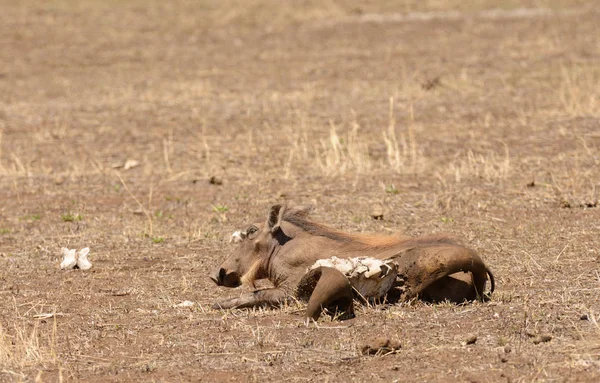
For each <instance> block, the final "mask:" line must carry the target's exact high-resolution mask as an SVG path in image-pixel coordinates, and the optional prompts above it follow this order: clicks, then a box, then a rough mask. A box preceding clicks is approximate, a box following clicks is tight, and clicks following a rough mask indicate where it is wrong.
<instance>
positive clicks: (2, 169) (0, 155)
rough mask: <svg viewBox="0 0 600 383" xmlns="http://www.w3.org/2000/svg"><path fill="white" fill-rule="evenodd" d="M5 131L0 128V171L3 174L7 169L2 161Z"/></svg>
mask: <svg viewBox="0 0 600 383" xmlns="http://www.w3.org/2000/svg"><path fill="white" fill-rule="evenodd" d="M3 133H4V131H3V130H0V172H1V173H2V174H4V173H5V171H4V166H2V161H1V160H2V134H3Z"/></svg>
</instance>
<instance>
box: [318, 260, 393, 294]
mask: <svg viewBox="0 0 600 383" xmlns="http://www.w3.org/2000/svg"><path fill="white" fill-rule="evenodd" d="M317 267H332V268H334V269H337V270H339V271H340V272H341V273H343V274H344V275H346V277H348V280H349V281H350V284H351V285H352V287H353V288H354V289H355V290H356V291H357V292H358V293H359V294H360V295H361V296H362V297H364V298H367V299H369V298H380V297H382V296H384V295H385V294H386V293H387V292H388V290H389V289H391V288H392V286H393V285H394V282H395V280H396V275H397V274H398V266H397V265H396V264H395V263H394V262H393V261H391V260H385V261H382V260H379V259H376V258H369V257H358V258H347V259H340V258H337V257H331V258H326V259H320V260H318V261H317V262H315V264H314V265H312V266H311V267H310V268H309V269H310V270H312V269H315V268H317Z"/></svg>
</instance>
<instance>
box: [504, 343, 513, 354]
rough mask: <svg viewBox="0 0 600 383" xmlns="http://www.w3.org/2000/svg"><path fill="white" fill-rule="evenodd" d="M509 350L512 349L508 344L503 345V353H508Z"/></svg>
mask: <svg viewBox="0 0 600 383" xmlns="http://www.w3.org/2000/svg"><path fill="white" fill-rule="evenodd" d="M511 351H512V348H510V346H509V345H506V346H504V353H505V354H510V352H511Z"/></svg>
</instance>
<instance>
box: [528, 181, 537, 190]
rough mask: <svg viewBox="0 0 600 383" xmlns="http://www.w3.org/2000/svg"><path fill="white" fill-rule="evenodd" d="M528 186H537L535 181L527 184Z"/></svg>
mask: <svg viewBox="0 0 600 383" xmlns="http://www.w3.org/2000/svg"><path fill="white" fill-rule="evenodd" d="M527 187H528V188H532V187H535V181H531V182H529V183H528V184H527Z"/></svg>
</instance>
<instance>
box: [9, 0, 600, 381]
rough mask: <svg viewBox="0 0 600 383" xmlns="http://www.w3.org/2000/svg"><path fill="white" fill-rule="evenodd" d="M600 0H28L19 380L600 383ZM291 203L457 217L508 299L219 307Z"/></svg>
mask: <svg viewBox="0 0 600 383" xmlns="http://www.w3.org/2000/svg"><path fill="white" fill-rule="evenodd" d="M596 5H597V4H595V2H594V1H587V2H586V1H576V0H572V1H568V0H564V1H560V0H538V1H534V0H531V1H511V0H496V1H492V0H478V1H458V0H451V1H441V0H437V1H436V0H430V1H417V0H412V1H402V2H400V1H382V2H376V1H366V2H361V3H360V4H358V3H356V2H350V1H345V0H332V1H327V2H321V1H316V0H305V1H298V2H291V1H272V2H269V1H266V0H252V1H241V0H239V1H234V0H229V1H222V2H220V1H169V2H159V1H152V2H146V1H125V2H122V1H116V0H112V1H87V2H76V1H70V0H62V1H44V2H39V1H29V0H27V1H25V0H24V1H18V2H16V1H9V0H0V8H1V12H0V47H1V49H0V198H1V200H0V201H1V203H0V381H8V382H10V381H15V382H19V381H43V382H53V381H60V380H61V379H62V381H92V382H116V381H131V382H137V381H155V382H186V381H207V382H209V381H210V382H212V381H281V380H284V379H285V380H286V381H293V382H295V381H313V380H316V381H332V382H333V381H357V382H360V381H394V380H398V381H471V382H488V381H498V382H503V381H507V382H515V381H598V379H600V325H599V322H600V300H599V299H598V293H599V291H600V271H599V269H600V267H599V266H600V244H599V241H598V234H599V230H600V206H598V198H599V192H598V189H600V87H599V86H598V84H599V83H600V34H599V33H598V25H599V24H600V13H599V12H598V9H597V6H596ZM124 165H126V166H124ZM135 165H137V166H135ZM211 177H215V178H213V182H212V183H211V182H210V179H211ZM277 201H288V202H289V203H291V204H302V205H307V204H311V205H314V207H315V210H314V216H315V218H316V219H318V220H320V221H323V222H325V223H328V224H330V225H331V226H334V227H337V228H342V229H344V230H348V231H351V232H382V233H390V234H391V233H393V232H397V231H399V232H404V233H407V234H409V235H415V236H417V235H423V234H429V233H440V232H446V233H449V234H450V235H452V236H455V237H457V238H459V239H461V240H462V241H463V242H464V243H465V244H467V245H468V246H471V247H473V248H475V249H477V250H478V251H479V252H480V253H481V254H482V257H483V258H484V259H485V260H486V262H487V263H488V264H489V265H490V267H491V268H492V270H493V271H494V272H495V274H496V278H497V285H498V286H497V291H496V293H495V294H494V296H493V299H492V300H491V302H488V303H474V304H468V305H464V306H457V305H451V304H435V305H431V304H424V303H420V302H413V303H411V304H405V305H400V306H386V305H378V306H375V307H365V306H361V307H360V308H359V309H358V315H357V317H356V318H355V319H352V320H348V321H341V322H335V321H331V320H328V319H322V320H321V321H320V322H319V323H318V324H317V325H314V324H313V325H310V326H308V327H306V326H304V324H303V321H302V309H303V307H302V305H300V304H298V305H297V306H294V307H285V308H283V309H260V310H253V311H252V310H251V311H244V310H232V311H218V310H212V309H211V308H210V306H211V304H212V303H214V302H215V301H217V300H218V299H222V298H225V297H232V296H235V295H237V294H239V293H240V291H247V290H248V288H246V287H242V288H240V289H238V290H228V289H225V288H217V287H216V286H214V285H213V283H212V282H211V281H210V280H209V279H208V278H207V274H208V272H209V271H210V269H211V268H213V267H214V266H216V265H217V264H218V263H220V261H221V260H223V259H224V257H225V256H226V255H227V254H228V253H229V252H231V251H232V249H233V247H234V245H230V244H229V243H228V240H229V236H230V234H231V233H232V232H233V231H234V230H235V229H237V228H238V227H240V226H241V225H242V224H244V223H247V222H248V221H251V220H255V219H257V218H260V219H263V217H264V215H265V213H266V211H267V208H268V206H269V204H272V203H274V202H277ZM374 204H379V205H380V206H381V207H383V209H384V220H382V221H379V220H377V221H376V220H373V219H372V218H371V217H370V212H371V209H373V205H374ZM63 246H66V247H70V248H82V247H86V246H89V247H90V248H91V252H90V260H91V261H92V262H93V264H94V267H93V268H92V269H91V270H90V271H87V272H84V271H81V270H71V271H63V270H60V269H59V263H60V261H61V259H60V248H61V247H63ZM186 300H189V301H191V302H193V303H194V306H192V307H177V306H176V305H177V304H180V303H181V302H183V301H186ZM44 314H46V315H44ZM380 334H383V335H386V336H388V337H390V338H392V339H394V340H398V341H399V342H400V343H401V346H402V348H401V349H400V350H399V351H398V352H397V353H394V354H390V355H385V356H363V355H361V353H360V351H359V348H360V347H361V345H362V344H363V343H364V342H365V340H366V339H368V338H369V337H371V336H374V335H380ZM473 335H475V336H477V340H476V342H475V343H474V344H468V345H466V344H465V342H466V340H467V339H468V338H469V337H471V336H473ZM542 336H544V337H543V339H542ZM541 340H543V341H541Z"/></svg>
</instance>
